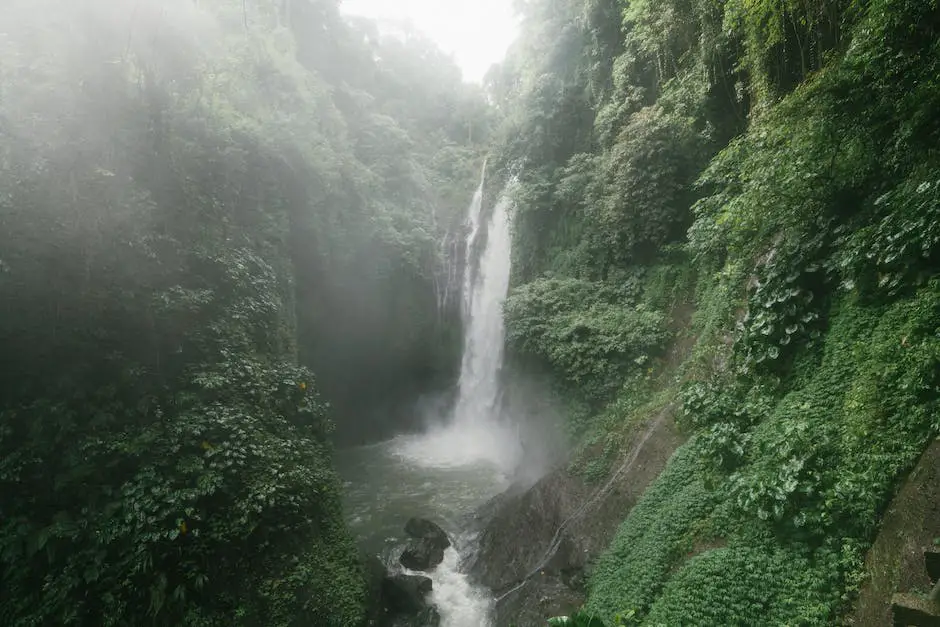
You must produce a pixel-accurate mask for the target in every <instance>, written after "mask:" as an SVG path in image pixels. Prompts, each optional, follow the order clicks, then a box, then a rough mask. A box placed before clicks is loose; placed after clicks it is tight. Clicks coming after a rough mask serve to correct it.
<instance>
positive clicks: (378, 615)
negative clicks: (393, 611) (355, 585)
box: [360, 553, 388, 626]
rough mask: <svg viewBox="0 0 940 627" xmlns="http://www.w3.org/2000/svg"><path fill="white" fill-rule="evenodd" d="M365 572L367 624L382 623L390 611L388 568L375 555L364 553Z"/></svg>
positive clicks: (361, 557) (362, 557)
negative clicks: (385, 586)
mask: <svg viewBox="0 0 940 627" xmlns="http://www.w3.org/2000/svg"><path fill="white" fill-rule="evenodd" d="M360 561H361V562H362V566H363V573H364V575H365V580H366V591H367V596H366V602H367V606H366V625H368V626H373V625H381V624H382V621H383V619H384V616H385V615H386V614H387V613H388V608H387V607H386V605H387V604H386V601H385V593H384V585H385V578H386V576H387V575H388V570H387V569H386V568H385V564H383V563H382V560H380V559H379V558H378V557H376V556H375V555H367V554H365V553H363V554H362V555H361V556H360Z"/></svg>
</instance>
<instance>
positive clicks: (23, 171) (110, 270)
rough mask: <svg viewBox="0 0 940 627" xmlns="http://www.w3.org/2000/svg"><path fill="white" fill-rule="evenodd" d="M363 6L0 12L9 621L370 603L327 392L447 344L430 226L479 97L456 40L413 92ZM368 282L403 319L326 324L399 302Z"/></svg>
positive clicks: (165, 617) (285, 619) (168, 617)
mask: <svg viewBox="0 0 940 627" xmlns="http://www.w3.org/2000/svg"><path fill="white" fill-rule="evenodd" d="M368 28H369V25H368V24H359V25H350V24H347V23H346V22H345V21H343V20H342V19H341V18H340V15H339V13H338V8H337V3H336V2H332V1H325V0H324V1H319V0H309V1H308V0H295V1H294V2H290V3H242V2H240V1H237V0H236V1H227V0H216V1H207V2H199V3H193V2H190V1H189V0H174V1H166V2H165V1H162V0H161V1H160V2H157V1H151V0H143V1H141V2H74V3H73V2H67V3H63V2H58V1H54V0H50V1H43V2H36V1H33V0H30V1H28V2H27V1H22V2H19V1H18V2H9V3H6V4H5V6H4V9H3V11H2V12H0V33H2V35H0V347H2V348H0V624H3V625H11V626H27V625H225V626H230V625H264V626H265V627H269V626H272V627H273V626H277V625H333V626H337V627H350V626H355V625H358V624H360V622H361V621H362V620H363V618H364V612H365V601H366V599H365V595H366V590H365V584H364V581H363V576H362V573H361V572H360V566H359V564H358V555H357V552H356V549H355V547H354V546H353V543H352V541H351V538H350V537H349V535H348V532H347V530H346V528H345V525H344V524H343V519H342V515H341V505H340V498H339V496H340V494H339V490H340V485H339V481H338V479H337V477H336V475H335V473H334V470H333V467H332V450H331V442H330V433H331V431H332V430H333V424H334V422H333V419H335V418H337V416H338V414H337V413H336V411H335V410H334V411H332V412H329V410H328V408H327V404H326V402H325V401H326V400H331V397H333V396H334V393H335V391H336V389H337V388H338V387H341V386H340V385H339V383H342V382H343V381H348V380H349V379H348V377H349V375H350V369H355V367H356V364H357V363H361V361H362V360H363V359H365V358H366V357H368V358H369V359H372V360H374V361H376V362H383V363H385V362H398V361H403V362H406V363H407V364H409V365H411V364H415V363H418V365H417V366H415V369H420V368H419V367H424V368H427V369H430V370H433V369H434V367H435V363H439V362H435V361H434V357H433V355H432V356H430V357H428V355H427V352H428V351H427V350H426V349H425V347H424V345H425V344H427V343H429V340H428V338H427V337H426V336H422V335H421V333H425V332H427V333H430V334H433V333H436V332H437V331H438V330H439V329H438V327H435V326H434V325H433V324H430V325H428V324H425V322H426V321H428V320H435V319H436V318H437V315H438V309H437V306H436V301H435V292H434V279H435V274H434V273H435V271H436V270H437V267H438V262H439V261H440V259H439V258H438V256H437V254H438V250H439V249H438V246H437V240H436V238H437V236H438V235H440V234H442V233H443V232H444V231H445V230H446V228H447V227H448V226H449V224H450V222H449V221H450V217H451V216H452V215H457V214H458V212H459V211H460V210H462V209H463V205H464V198H466V197H467V196H469V192H467V193H464V192H463V191H462V190H461V189H457V188H458V187H461V186H464V185H465V186H467V187H471V188H472V186H473V184H474V183H473V180H474V178H475V177H476V175H477V172H478V164H479V160H478V158H477V149H476V148H475V147H474V146H473V145H471V144H469V143H467V141H466V139H465V138H466V134H465V132H464V131H463V129H462V125H464V124H465V123H470V122H472V123H474V124H475V126H476V128H477V129H478V131H479V130H481V129H485V119H486V115H485V113H486V107H485V103H484V102H483V100H482V98H481V97H480V96H479V94H478V93H477V92H475V91H473V90H471V89H469V88H465V86H463V85H462V83H461V82H460V78H459V74H458V73H457V72H456V70H455V69H454V68H453V66H451V65H447V64H441V65H435V66H433V67H434V68H436V69H435V71H437V72H440V73H442V74H443V77H442V78H441V79H440V80H437V81H436V82H433V83H432V84H433V88H434V89H435V90H438V91H440V92H442V93H443V94H445V95H446V96H447V97H448V98H449V99H450V100H447V101H446V102H443V103H439V104H441V106H443V107H445V108H444V109H443V110H441V109H435V108H434V107H433V106H431V105H428V106H427V107H425V108H424V109H414V108H409V107H407V106H405V105H403V101H404V99H405V98H406V95H405V94H410V95H412V96H414V97H415V98H424V96H423V95H422V94H421V92H419V91H416V90H414V89H412V88H411V87H408V86H409V85H411V84H413V83H420V82H421V81H422V77H420V76H416V75H415V72H416V71H417V70H416V69H415V68H423V67H424V66H423V65H422V64H421V63H420V62H418V60H420V59H426V58H427V55H429V54H431V52H433V51H431V52H429V51H428V50H427V49H426V44H425V43H424V42H423V40H420V39H412V40H409V41H410V42H411V43H410V44H408V45H406V44H405V43H403V42H399V41H397V40H392V41H388V40H383V39H382V38H381V37H378V36H370V37H366V35H365V34H364V32H363V30H362V29H368ZM311 31H316V33H317V34H316V38H315V41H314V40H312V39H310V37H308V35H309V33H310V32H311ZM373 35H374V33H373ZM314 43H315V44H316V45H317V46H321V48H316V47H315V46H314V48H311V47H310V46H313V45H314ZM379 46H388V47H389V53H388V54H386V55H382V56H383V58H385V59H386V62H385V63H384V64H383V63H378V62H376V61H375V58H376V55H375V54H374V52H375V48H376V47H379ZM414 46H417V48H418V49H417V50H416V49H415V48H414ZM393 50H394V53H395V54H392V51H393ZM438 54H439V53H438ZM318 64H319V65H318ZM320 65H322V67H320ZM341 66H342V67H345V68H346V69H351V68H357V70H356V72H351V74H350V76H351V78H350V79H349V81H347V82H344V81H342V80H341V78H342V74H335V72H336V71H337V70H338V69H341ZM408 68H411V69H410V70H409V71H410V72H411V73H409V72H408V71H406V70H408ZM330 72H334V73H333V74H331V73H330ZM370 73H371V74H370ZM353 78H355V80H353ZM357 81H358V82H357ZM363 84H367V85H370V86H371V88H372V89H373V92H372V93H371V94H370V93H367V92H366V91H364V90H363V88H362V85H363ZM455 103H456V104H455ZM457 104H459V105H460V106H459V107H458V106H457ZM450 105H454V107H450ZM461 107H462V108H461ZM393 114H395V115H398V118H397V119H396V118H394V117H392V115H393ZM480 115H482V118H483V119H482V120H481V119H480V118H479V116H480ZM475 116H476V117H475ZM390 153H394V154H397V155H399V156H400V157H401V158H400V159H397V160H396V162H395V165H397V166H400V168H401V169H400V170H395V171H387V170H382V169H381V168H380V167H379V166H380V165H383V166H385V165H390V164H387V163H384V162H383V161H382V159H381V158H380V156H381V155H386V154H390ZM463 169H467V170H468V172H469V174H468V176H467V179H466V180H462V181H461V182H460V183H459V185H457V186H455V187H444V188H439V187H437V186H436V182H437V181H438V180H439V179H441V178H446V177H448V176H450V173H452V172H460V171H462V170H463ZM458 197H459V203H458V202H457V200H456V199H457V198H458ZM432 208H433V209H434V210H436V211H437V213H436V214H435V213H433V212H432V211H431V210H432ZM357 252H362V253H363V254H361V255H358V256H357ZM365 253H368V254H365ZM324 277H328V278H329V281H327V280H326V279H325V278H324ZM382 281H386V282H388V283H390V284H391V286H392V287H396V286H399V287H400V286H402V285H407V286H408V287H409V290H410V291H409V292H408V294H410V295H411V297H412V298H413V300H414V303H412V305H413V307H414V308H415V310H416V312H415V319H414V320H412V319H410V318H408V319H407V324H406V323H404V322H402V317H401V315H397V314H396V315H388V316H379V317H380V318H381V320H380V321H379V322H376V321H374V320H370V321H369V322H371V323H374V324H375V325H378V324H379V323H381V325H384V326H385V327H392V328H394V327H395V326H396V325H399V327H400V328H399V329H398V332H397V333H391V332H390V333H389V335H390V336H391V337H394V338H396V341H397V342H398V344H397V345H395V346H391V347H390V346H388V345H386V344H382V343H378V344H377V343H374V342H372V337H371V335H368V334H366V333H360V332H358V331H359V330H358V329H356V328H354V327H351V326H345V325H343V326H340V325H337V324H336V321H337V319H338V317H339V314H338V312H340V311H346V310H348V308H349V307H350V303H349V302H348V300H344V299H352V300H356V302H358V303H360V305H361V307H362V309H366V310H369V311H377V312H381V313H382V314H384V313H386V312H390V311H396V312H398V310H399V309H400V307H399V305H400V303H399V302H398V301H395V300H394V299H392V298H391V297H390V296H389V295H388V293H386V292H381V293H372V292H371V291H370V290H371V286H372V285H373V284H375V283H376V282H382ZM360 290H365V291H360ZM397 308H398V309H397ZM399 313H400V312H399ZM405 313H408V314H409V315H410V311H409V312H405ZM412 325H424V326H421V327H414V326H412ZM416 328H417V329H418V331H416V330H415V329H416ZM371 332H372V330H371V329H370V330H369V333H371ZM324 337H330V338H331V340H330V342H329V343H327V342H325V341H324V340H323V339H322V338H324ZM363 338H365V339H363ZM344 341H345V342H346V343H347V344H348V345H349V346H355V347H357V348H358V349H359V352H357V353H355V354H353V351H350V352H349V353H346V354H342V353H340V352H339V351H337V350H336V346H337V344H339V345H343V342H344ZM331 352H332V354H333V355H334V356H335V359H336V363H335V370H333V371H330V370H329V368H330V366H331V365H334V364H330V363H329V362H328V361H327V360H326V359H325V356H326V355H329V354H330V353H331ZM402 355H406V356H407V359H406V358H405V357H402ZM444 361H446V360H444ZM422 362H423V366H422V365H421V364H422ZM302 363H303V364H306V365H312V366H315V367H316V368H317V369H318V371H317V373H316V376H315V375H314V373H312V372H311V371H310V370H308V369H307V368H305V367H303V365H301V364H302ZM386 365H387V364H386ZM396 367H398V366H397V365H396ZM401 370H406V368H404V367H402V368H401ZM386 372H387V370H386ZM419 375H421V376H424V373H419ZM321 378H322V379H327V380H328V381H329V385H320V381H319V380H320V379H321ZM324 396H326V397H327V398H326V399H325V398H324ZM340 400H341V399H340ZM338 404H341V403H338ZM328 412H329V413H328ZM339 416H340V417H342V415H339Z"/></svg>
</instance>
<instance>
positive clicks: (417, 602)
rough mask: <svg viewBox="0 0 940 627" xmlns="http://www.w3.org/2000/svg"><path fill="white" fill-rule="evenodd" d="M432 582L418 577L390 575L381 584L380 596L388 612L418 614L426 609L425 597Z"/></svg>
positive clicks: (429, 591) (429, 590)
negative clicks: (382, 597)
mask: <svg viewBox="0 0 940 627" xmlns="http://www.w3.org/2000/svg"><path fill="white" fill-rule="evenodd" d="M432 586H433V584H432V582H431V580H430V579H428V578H427V577H422V576H420V575H392V576H390V577H386V578H385V580H384V581H383V582H382V594H383V596H384V598H385V603H386V606H387V607H388V610H389V611H390V612H393V613H396V614H418V613H420V612H423V611H424V610H426V609H427V608H428V604H427V600H426V597H427V596H428V595H429V594H430V593H431V589H432Z"/></svg>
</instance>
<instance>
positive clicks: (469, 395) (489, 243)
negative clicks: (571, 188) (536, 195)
mask: <svg viewBox="0 0 940 627" xmlns="http://www.w3.org/2000/svg"><path fill="white" fill-rule="evenodd" d="M474 202H475V203H479V201H478V200H477V199H476V198H474ZM509 208H510V202H509V198H508V196H506V195H505V194H504V195H503V196H502V198H500V199H499V202H498V203H497V204H496V207H494V209H493V215H492V216H491V218H490V222H489V227H488V228H487V231H486V247H485V248H484V250H483V254H482V255H481V256H480V263H479V266H478V267H477V268H474V264H473V263H472V259H473V256H472V254H469V253H471V252H472V247H473V245H474V244H475V239H476V238H477V237H478V233H477V231H479V211H480V209H479V207H476V208H474V207H473V206H471V224H473V221H474V217H473V212H474V210H475V211H476V213H477V215H476V223H477V224H475V225H473V226H474V227H475V228H474V229H473V231H472V232H471V235H470V237H469V238H468V239H467V250H468V255H467V260H468V262H467V264H466V268H465V270H464V283H463V289H464V311H465V312H466V321H465V327H466V330H465V332H464V347H463V359H462V363H461V367H460V379H459V392H458V396H457V404H456V407H455V408H454V422H455V423H457V424H467V423H478V422H483V423H487V422H491V423H495V422H497V420H498V411H499V407H498V400H499V371H500V368H501V367H502V364H503V344H504V342H505V339H506V333H505V329H504V327H503V303H504V302H505V300H506V292H507V291H508V290H509V269H510V264H509V253H510V245H511V241H510V233H509ZM474 270H476V271H474Z"/></svg>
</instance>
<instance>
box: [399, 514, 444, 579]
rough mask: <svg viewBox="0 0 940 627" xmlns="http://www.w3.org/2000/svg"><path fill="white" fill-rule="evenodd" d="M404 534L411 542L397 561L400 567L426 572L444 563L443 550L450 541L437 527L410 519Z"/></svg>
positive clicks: (417, 519)
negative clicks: (409, 537)
mask: <svg viewBox="0 0 940 627" xmlns="http://www.w3.org/2000/svg"><path fill="white" fill-rule="evenodd" d="M405 533H407V534H408V535H409V536H411V538H412V540H411V541H410V542H409V543H408V546H407V547H405V550H404V552H402V554H401V557H400V558H399V560H398V561H399V562H401V565H402V566H404V567H405V568H408V569H410V570H421V571H427V570H431V569H432V568H434V567H436V566H437V565H438V564H440V563H441V562H443V561H444V549H446V548H447V547H449V546H450V539H449V538H448V537H447V534H446V533H445V532H444V530H443V529H441V528H440V527H439V526H438V525H436V524H435V523H433V522H431V521H430V520H425V519H423V518H412V519H411V520H409V521H408V522H407V523H406V524H405Z"/></svg>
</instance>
